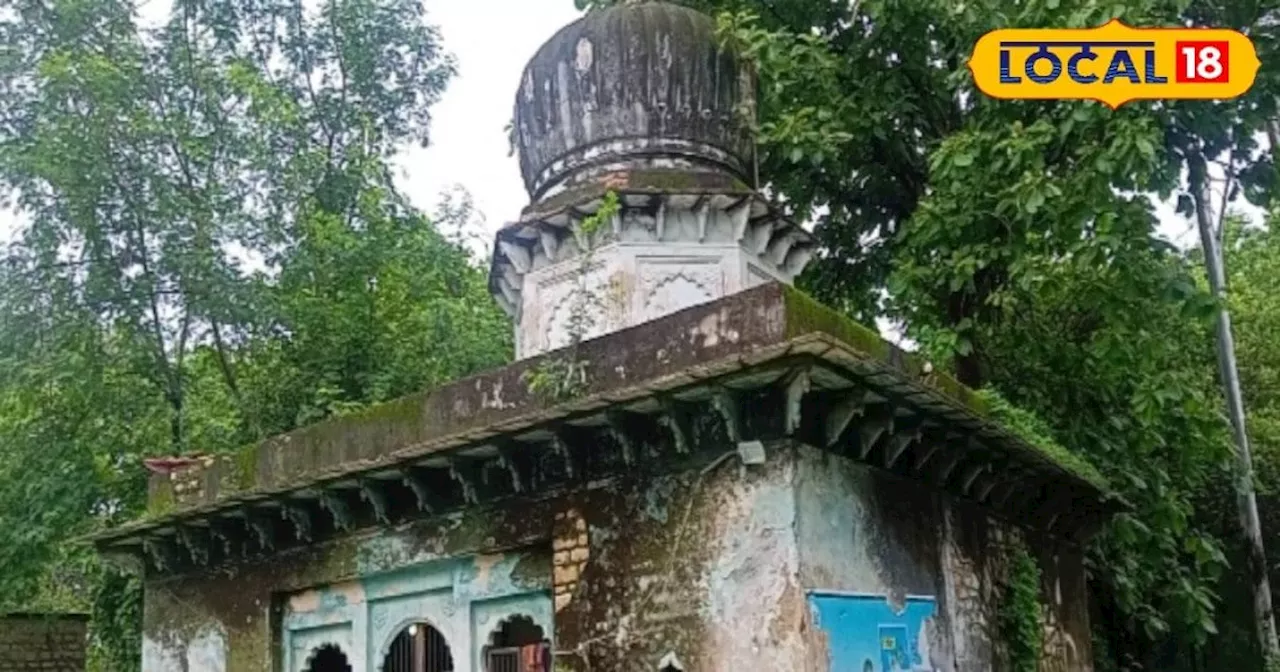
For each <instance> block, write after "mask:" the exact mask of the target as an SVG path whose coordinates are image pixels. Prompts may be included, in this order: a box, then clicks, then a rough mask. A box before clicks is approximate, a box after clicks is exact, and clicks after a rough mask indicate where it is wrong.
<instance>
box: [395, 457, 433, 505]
mask: <svg viewBox="0 0 1280 672" xmlns="http://www.w3.org/2000/svg"><path fill="white" fill-rule="evenodd" d="M400 480H401V482H402V483H404V484H405V485H407V486H409V489H411V490H413V495H414V497H416V498H417V500H418V510H419V511H423V512H426V513H435V511H436V506H435V502H436V499H437V498H436V496H435V495H434V494H433V493H432V492H431V488H430V486H428V485H427V479H426V474H424V473H423V471H422V468H421V467H405V468H404V469H401V470H400Z"/></svg>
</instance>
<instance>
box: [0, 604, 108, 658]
mask: <svg viewBox="0 0 1280 672" xmlns="http://www.w3.org/2000/svg"><path fill="white" fill-rule="evenodd" d="M86 620H87V619H86V617H84V616H81V615H67V614H10V615H4V614H0V672H84V655H85V624H86Z"/></svg>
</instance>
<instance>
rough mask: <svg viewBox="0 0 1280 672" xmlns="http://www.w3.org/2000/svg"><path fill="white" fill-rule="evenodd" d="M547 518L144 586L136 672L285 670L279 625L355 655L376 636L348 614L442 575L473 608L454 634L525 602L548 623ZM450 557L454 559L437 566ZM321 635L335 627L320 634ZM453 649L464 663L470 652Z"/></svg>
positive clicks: (302, 553)
mask: <svg viewBox="0 0 1280 672" xmlns="http://www.w3.org/2000/svg"><path fill="white" fill-rule="evenodd" d="M553 515H554V509H553V508H552V504H551V503H550V502H546V501H542V502H520V503H518V504H511V505H509V506H507V507H502V508H498V509H496V510H491V511H487V512H485V513H483V514H481V513H472V514H467V515H462V516H445V517H438V518H433V519H430V520H426V521H421V522H417V523H414V524H410V525H402V526H397V527H392V528H383V529H381V530H377V531H372V532H369V533H363V534H356V535H351V536H348V537H345V538H342V539H340V540H338V541H335V542H330V543H326V544H318V545H315V546H311V547H305V548H302V549H299V550H296V551H292V552H286V553H281V554H278V555H275V556H273V557H271V558H268V559H265V560H262V559H259V560H251V561H246V562H245V563H242V564H240V565H237V566H234V567H231V568H228V569H226V570H220V571H217V572H209V573H205V574H192V575H185V576H178V577H171V578H165V579H163V580H159V579H152V580H148V581H147V582H146V593H145V600H144V613H143V635H144V639H143V666H142V667H143V669H144V670H148V671H151V670H155V671H157V672H161V671H168V670H185V671H186V672H239V671H241V670H243V671H246V672H261V671H263V670H282V669H287V668H285V667H284V665H285V663H286V662H291V661H287V660H286V658H287V657H288V656H286V655H285V650H286V649H288V650H292V649H293V648H295V647H294V646H293V642H290V643H289V645H287V646H286V643H285V642H284V641H283V640H284V639H288V637H284V636H282V632H288V631H289V627H286V621H287V622H288V624H289V625H290V626H293V627H294V628H295V629H296V630H297V631H298V633H299V638H298V639H299V640H300V641H301V640H307V639H311V640H315V641H316V642H319V643H324V642H325V641H326V639H327V638H329V637H347V638H349V639H348V642H349V643H351V644H354V643H355V642H356V641H357V640H360V643H361V644H363V643H364V642H363V640H362V639H361V638H362V637H365V638H367V635H362V634H361V633H367V632H370V631H373V630H371V629H368V628H366V629H364V630H362V629H361V626H362V625H368V624H369V623H368V622H366V621H365V620H362V621H361V622H359V623H357V622H355V619H350V618H349V619H348V620H347V621H346V625H343V624H342V623H343V620H342V617H341V616H342V614H343V613H344V612H347V611H355V612H361V613H362V614H363V615H361V616H360V619H370V618H376V617H377V616H378V610H376V609H375V610H372V611H370V609H372V607H374V606H377V604H382V605H393V604H394V603H396V600H395V599H384V598H395V597H404V598H406V599H417V598H418V597H421V596H423V595H427V594H429V593H431V592H432V591H431V590H430V589H431V588H432V586H430V585H428V584H429V583H430V582H431V581H438V580H439V579H440V577H441V576H445V577H446V578H447V579H448V582H449V583H448V588H447V591H448V592H449V593H450V595H451V598H452V599H451V603H452V604H462V605H469V606H468V607H467V609H458V610H456V614H457V618H456V619H452V620H450V622H449V625H448V626H447V627H451V628H457V630H458V631H459V632H462V631H465V632H470V627H464V626H462V625H459V624H465V623H466V619H467V618H471V617H473V616H474V617H475V618H476V619H478V620H477V622H476V625H477V626H481V627H482V626H485V625H486V624H487V623H489V619H491V618H492V617H493V616H494V607H495V605H498V604H501V603H502V601H503V600H507V599H515V598H520V599H527V600H529V601H530V603H532V601H533V600H532V599H531V596H534V595H537V594H539V593H540V594H541V595H542V599H543V603H544V604H545V605H546V606H545V611H546V613H547V615H548V617H549V613H550V601H551V593H550V575H551V562H550V548H549V544H548V541H549V536H550V521H551V520H552V518H553ZM539 548H542V550H541V551H540V550H539ZM451 558H454V559H459V560H457V562H454V563H446V564H444V565H442V564H441V561H444V560H447V559H451ZM406 567H417V568H419V571H418V572H416V573H413V574H409V575H408V578H406V575H405V574H403V573H397V572H396V571H395V570H398V569H403V568H406ZM442 567H443V568H445V569H441V568H442ZM390 611H394V609H390V610H388V618H390V617H391V616H393V615H394V614H391V613H389V612H390ZM326 624H327V625H333V626H335V627H333V628H330V629H328V630H326V629H325V627H324V626H325V625H326ZM391 627H392V626H391V625H389V624H386V625H385V628H382V629H379V630H376V631H377V632H382V631H383V630H387V629H390V628H391ZM443 627H445V626H442V629H443ZM344 633H345V634H344ZM467 637H468V638H469V635H467ZM381 643H382V642H380V641H379V642H377V645H379V646H380V645H381ZM450 643H451V645H453V648H454V651H455V655H456V656H459V657H460V660H461V661H466V660H467V659H468V657H469V655H470V654H468V653H467V651H468V647H469V642H462V641H459V642H457V643H455V642H454V640H452V639H451V640H450ZM300 646H305V642H301V643H300ZM344 650H348V651H354V649H349V648H348V647H344ZM291 655H292V654H290V656H291ZM352 658H353V659H354V658H355V656H354V655H352ZM353 663H354V664H353V672H359V671H360V670H363V669H365V667H364V663H363V661H360V660H353ZM357 665H359V666H357Z"/></svg>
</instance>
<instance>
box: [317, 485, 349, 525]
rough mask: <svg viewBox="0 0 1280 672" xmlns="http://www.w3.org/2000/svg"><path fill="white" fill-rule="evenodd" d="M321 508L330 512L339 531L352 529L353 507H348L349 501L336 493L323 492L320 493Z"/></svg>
mask: <svg viewBox="0 0 1280 672" xmlns="http://www.w3.org/2000/svg"><path fill="white" fill-rule="evenodd" d="M320 508H322V509H324V510H326V511H328V512H329V515H330V516H332V517H333V526H334V527H336V528H338V529H339V530H349V529H351V522H352V516H351V507H350V506H348V505H347V501H346V500H345V499H343V498H342V495H339V494H338V493H336V492H332V491H328V490H326V491H323V492H321V493H320Z"/></svg>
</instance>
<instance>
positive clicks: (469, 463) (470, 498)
mask: <svg viewBox="0 0 1280 672" xmlns="http://www.w3.org/2000/svg"><path fill="white" fill-rule="evenodd" d="M481 469H483V465H481V464H480V462H479V460H468V459H465V458H458V459H453V460H450V461H449V478H452V479H453V480H454V481H455V482H457V483H458V485H460V486H462V500H463V501H464V502H466V503H467V504H478V503H479V502H480V490H481V488H482V487H483V486H484V475H483V474H482V473H481Z"/></svg>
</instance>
